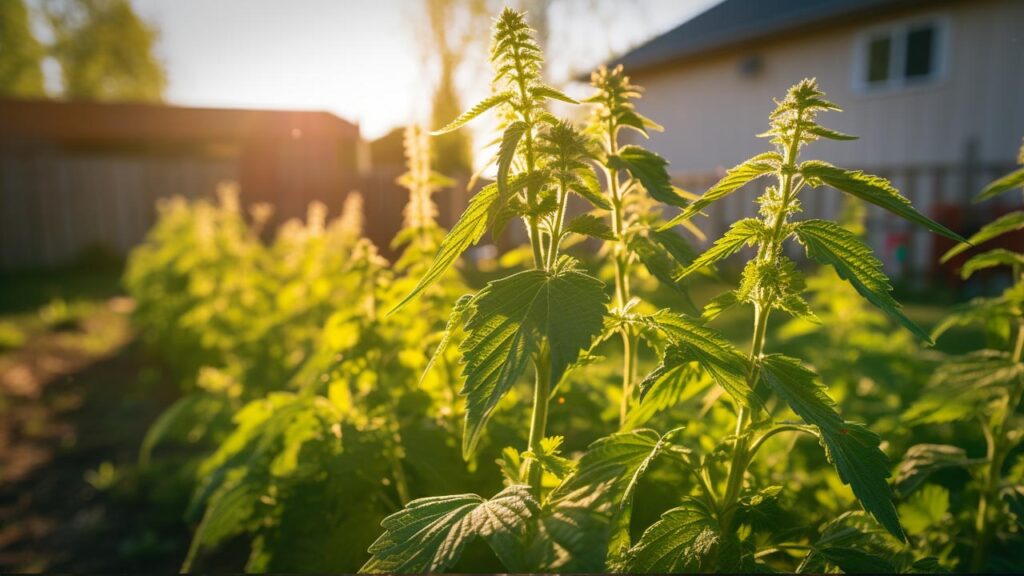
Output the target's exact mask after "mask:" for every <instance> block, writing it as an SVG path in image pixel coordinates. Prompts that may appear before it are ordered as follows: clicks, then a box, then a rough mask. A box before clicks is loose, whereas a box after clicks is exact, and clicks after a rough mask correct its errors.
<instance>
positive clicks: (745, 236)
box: [681, 218, 764, 277]
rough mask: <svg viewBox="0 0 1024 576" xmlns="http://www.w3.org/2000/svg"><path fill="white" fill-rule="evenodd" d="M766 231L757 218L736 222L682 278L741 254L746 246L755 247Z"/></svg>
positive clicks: (688, 268)
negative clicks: (740, 251) (737, 253)
mask: <svg viewBox="0 0 1024 576" xmlns="http://www.w3.org/2000/svg"><path fill="white" fill-rule="evenodd" d="M763 231H764V224H762V223H761V221H760V220H757V219H755V218H744V219H743V220H739V221H737V222H734V223H733V225H732V226H730V227H729V230H728V231H726V233H725V235H724V236H722V237H721V238H719V239H718V240H715V243H714V244H713V245H712V246H711V248H708V249H707V250H706V251H705V252H704V253H703V254H701V255H700V257H699V258H697V259H696V260H694V261H693V264H690V265H689V266H688V267H687V268H686V270H683V272H682V275H681V277H686V276H689V275H690V274H693V273H694V272H696V271H698V270H701V269H703V268H707V267H708V266H711V265H712V264H714V263H715V262H718V261H719V260H724V259H725V258H728V257H729V256H732V255H733V254H735V253H736V252H739V250H740V248H742V247H743V246H744V244H745V245H747V246H753V245H754V243H755V242H756V241H757V239H758V238H760V236H761V234H762V233H763Z"/></svg>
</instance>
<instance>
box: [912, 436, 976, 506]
mask: <svg viewBox="0 0 1024 576" xmlns="http://www.w3.org/2000/svg"><path fill="white" fill-rule="evenodd" d="M970 464H971V460H969V459H968V458H967V453H966V452H965V451H964V449H963V448H960V447H959V446H950V445H948V444H915V445H913V446H911V447H910V448H907V453H906V454H904V455H903V461H902V462H900V465H899V468H898V469H897V470H896V486H897V488H898V489H899V492H900V494H902V495H906V494H910V493H911V492H913V491H914V490H915V489H916V488H917V487H918V486H920V485H921V484H922V483H923V482H924V481H925V480H927V479H928V477H929V476H931V475H932V474H934V473H936V472H938V471H939V470H944V469H946V468H960V467H964V466H968V465H970Z"/></svg>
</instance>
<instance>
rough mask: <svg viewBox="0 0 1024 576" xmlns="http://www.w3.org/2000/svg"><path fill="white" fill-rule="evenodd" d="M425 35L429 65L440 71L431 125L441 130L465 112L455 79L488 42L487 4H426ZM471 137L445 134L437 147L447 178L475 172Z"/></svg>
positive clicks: (471, 0)
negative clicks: (483, 41)
mask: <svg viewBox="0 0 1024 576" xmlns="http://www.w3.org/2000/svg"><path fill="white" fill-rule="evenodd" d="M423 7H424V11H425V13H426V24H427V26H426V27H425V31H426V32H425V34H424V36H423V37H422V41H423V44H424V53H425V55H426V57H427V59H428V61H432V62H433V63H434V65H436V67H437V80H436V84H435V85H434V94H433V98H432V100H431V111H430V116H431V125H432V126H434V127H440V126H442V125H444V124H445V123H447V122H448V120H450V119H451V118H454V117H455V116H457V115H458V113H459V111H461V110H462V102H461V101H460V99H459V90H458V87H457V86H456V85H455V75H456V73H457V72H458V71H459V68H460V67H462V66H463V64H464V63H466V61H467V60H468V56H469V55H470V54H472V53H473V52H474V50H472V49H471V48H473V47H474V44H475V43H478V42H480V41H481V39H486V31H487V27H488V25H489V22H490V18H489V16H488V14H489V11H488V6H487V2H486V0H424V5H423ZM469 144H470V142H469V136H468V135H467V134H465V133H460V132H452V133H449V134H445V135H444V136H442V137H441V138H439V139H437V140H436V141H435V143H434V146H433V148H434V155H435V164H436V166H437V169H438V170H439V171H440V172H442V173H446V174H466V173H468V172H470V171H471V170H472V164H473V159H472V153H471V150H470V146H469Z"/></svg>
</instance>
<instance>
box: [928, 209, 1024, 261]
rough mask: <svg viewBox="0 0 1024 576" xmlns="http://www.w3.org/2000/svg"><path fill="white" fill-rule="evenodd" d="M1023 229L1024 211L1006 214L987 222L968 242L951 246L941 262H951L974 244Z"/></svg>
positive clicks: (978, 244)
mask: <svg viewBox="0 0 1024 576" xmlns="http://www.w3.org/2000/svg"><path fill="white" fill-rule="evenodd" d="M1021 229H1024V212H1010V213H1009V214H1004V215H1003V216H1000V217H999V218H997V219H996V220H994V221H992V222H989V223H988V224H985V225H984V226H982V227H981V230H978V231H977V232H975V233H974V234H973V235H971V237H970V238H968V239H967V242H968V244H957V245H956V246H954V247H952V248H950V249H949V251H948V252H946V253H945V254H943V255H942V259H941V260H940V262H943V263H945V262H949V261H950V260H951V259H952V258H953V257H954V256H956V255H958V254H960V253H962V252H965V251H967V250H968V249H970V248H971V246H972V245H973V246H981V245H982V244H984V243H985V242H988V241H989V240H993V239H995V238H998V237H1000V236H1002V235H1003V234H1006V233H1008V232H1015V231H1017V230H1021Z"/></svg>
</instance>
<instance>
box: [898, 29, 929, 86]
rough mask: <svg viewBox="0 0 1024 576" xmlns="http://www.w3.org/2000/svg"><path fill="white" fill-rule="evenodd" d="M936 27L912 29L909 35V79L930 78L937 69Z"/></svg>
mask: <svg viewBox="0 0 1024 576" xmlns="http://www.w3.org/2000/svg"><path fill="white" fill-rule="evenodd" d="M934 60H935V27H934V26H924V27H921V28H911V29H910V32H908V33H907V63H906V64H907V65H906V68H905V70H906V75H907V78H919V77H922V76H929V75H931V74H932V72H934V68H935V62H934Z"/></svg>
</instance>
